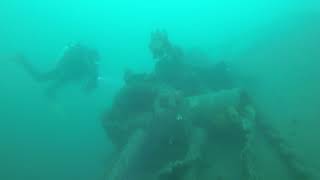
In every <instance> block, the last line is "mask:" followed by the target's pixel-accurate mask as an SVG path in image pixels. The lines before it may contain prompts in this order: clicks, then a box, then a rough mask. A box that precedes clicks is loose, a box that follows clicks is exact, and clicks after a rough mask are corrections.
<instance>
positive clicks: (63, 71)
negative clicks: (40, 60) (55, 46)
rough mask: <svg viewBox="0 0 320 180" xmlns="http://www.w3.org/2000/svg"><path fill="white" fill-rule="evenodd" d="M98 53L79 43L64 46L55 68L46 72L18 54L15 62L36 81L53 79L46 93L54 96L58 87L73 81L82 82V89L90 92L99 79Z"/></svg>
mask: <svg viewBox="0 0 320 180" xmlns="http://www.w3.org/2000/svg"><path fill="white" fill-rule="evenodd" d="M99 60H100V57H99V53H98V52H97V51H96V50H94V49H91V48H88V47H86V46H84V45H82V44H80V43H74V44H71V45H69V46H67V47H66V49H65V50H64V52H63V54H62V56H61V57H60V58H59V60H58V63H57V65H56V66H55V68H53V69H52V70H50V71H48V72H40V71H38V70H37V69H36V68H35V67H34V66H33V65H32V64H31V63H30V62H28V61H27V59H26V58H25V56H23V55H18V57H16V58H15V62H16V63H18V65H21V66H22V68H23V69H24V70H25V71H26V72H27V73H28V74H29V75H30V76H31V77H32V79H34V80H35V81H37V82H48V81H53V82H52V85H51V86H49V88H48V89H47V95H48V96H50V97H52V96H55V94H56V93H57V91H58V89H60V88H62V87H64V86H66V85H68V84H70V83H74V82H79V81H81V82H83V83H84V87H83V89H84V91H85V92H91V91H93V90H94V89H95V88H96V87H97V85H98V80H99V78H100V77H99V73H98V62H99Z"/></svg>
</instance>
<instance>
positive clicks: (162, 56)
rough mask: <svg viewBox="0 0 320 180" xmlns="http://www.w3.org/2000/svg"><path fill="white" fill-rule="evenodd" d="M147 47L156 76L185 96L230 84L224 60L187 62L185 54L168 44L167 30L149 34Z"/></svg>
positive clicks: (227, 87) (178, 48)
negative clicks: (152, 60)
mask: <svg viewBox="0 0 320 180" xmlns="http://www.w3.org/2000/svg"><path fill="white" fill-rule="evenodd" d="M149 50H150V51H151V54H152V57H153V58H154V59H155V60H156V63H155V70H154V75H155V77H156V79H157V80H159V81H161V82H164V83H166V84H169V85H170V86H172V87H174V88H176V89H178V90H181V91H182V92H184V94H185V95H187V96H191V95H195V94H199V93H201V92H202V91H211V90H215V91H217V90H222V89H229V88H231V87H233V81H232V78H231V76H230V73H229V66H228V64H227V63H226V62H225V61H219V62H217V63H210V64H203V65H202V64H201V62H202V61H201V59H193V60H192V61H191V62H188V61H189V59H188V58H189V57H188V54H186V53H185V52H183V50H182V49H181V48H180V47H178V46H176V45H175V44H173V43H171V41H170V40H169V38H168V35H167V33H166V31H160V30H157V31H155V32H153V33H152V34H151V38H150V42H149ZM193 62H195V63H193ZM199 62H200V64H199ZM197 63H198V64H197Z"/></svg>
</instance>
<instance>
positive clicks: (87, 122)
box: [0, 0, 320, 180]
mask: <svg viewBox="0 0 320 180" xmlns="http://www.w3.org/2000/svg"><path fill="white" fill-rule="evenodd" d="M319 20H320V3H319V2H316V1H290V0H278V1H276V0H271V1H270V0H269V1H267V0H262V1H249V0H243V1H240V0H227V1H213V0H198V1H191V0H184V1H182V0H176V1H174V0H171V1H170V0H162V1H159V0H158V1H147V0H137V1H129V0H119V1H115V0H113V1H103V0H90V1H89V0H68V1H65V0H55V1H53V0H49V1H40V0H28V1H21V0H2V1H0V99H1V104H0V179H3V180H38V179H39V180H58V179H59V180H71V179H77V180H102V179H104V178H105V173H106V167H107V164H108V154H109V152H111V151H112V149H113V147H112V145H111V142H110V140H109V138H108V136H107V135H106V134H105V129H104V128H103V125H102V124H103V123H102V120H101V119H102V117H103V114H104V112H105V111H106V109H107V108H109V107H110V105H111V103H112V100H113V97H114V95H115V93H116V92H117V91H118V90H119V88H120V87H121V86H122V84H123V72H124V71H125V70H126V69H127V68H130V69H132V70H133V71H134V72H150V71H152V69H153V67H154V65H155V61H154V60H153V59H152V55H151V53H150V52H149V48H148V44H149V39H150V34H151V32H153V31H154V30H156V29H165V30H166V31H167V32H168V34H169V36H170V39H171V40H172V41H173V42H175V43H176V44H178V45H179V46H181V47H182V48H183V49H188V50H194V51H199V52H200V54H202V53H203V54H206V55H207V56H208V57H210V59H212V61H214V62H216V61H219V60H225V61H227V62H228V63H229V64H230V69H231V71H232V72H233V73H234V75H235V76H236V77H237V82H238V83H239V85H240V86H242V87H245V88H246V89H247V90H248V91H249V92H250V93H251V95H252V96H253V98H254V100H255V103H256V105H257V107H258V108H259V109H260V110H262V111H263V112H264V114H265V116H266V117H267V121H268V122H269V123H271V124H272V125H273V127H275V128H276V129H277V130H279V131H280V132H281V133H280V134H281V135H282V136H283V137H285V139H286V140H287V141H288V142H290V144H292V145H293V146H294V147H295V149H297V151H298V153H299V155H300V156H301V157H302V159H303V160H304V161H305V162H306V163H307V164H308V165H309V166H312V167H313V168H314V169H317V170H320V155H319V152H320V142H319V140H318V139H319V137H320V132H319V127H320V121H319V120H320V110H319V107H320V76H319V72H320V49H319V48H320V43H319V42H320V24H319ZM74 41H79V42H81V43H84V44H86V45H88V46H91V47H93V48H96V49H97V50H98V51H99V52H100V54H101V62H100V69H101V78H102V80H101V83H100V85H99V87H98V88H97V89H96V90H95V91H94V92H93V93H92V94H84V93H82V90H81V89H79V87H78V86H70V87H67V88H65V89H63V90H62V91H61V92H60V93H59V95H58V96H57V98H55V99H54V100H48V98H47V97H46V96H45V94H44V93H43V90H44V88H45V85H43V84H39V83H37V82H35V81H34V80H33V79H32V78H31V77H30V76H28V74H27V73H25V72H24V71H23V70H22V69H21V68H19V67H17V65H16V64H15V63H13V62H12V61H11V60H10V59H11V57H12V56H13V55H15V54H17V53H23V54H25V55H26V56H27V57H28V59H30V61H31V62H32V64H34V65H35V66H36V67H37V68H39V69H41V70H44V71H46V70H49V69H51V68H52V67H53V66H54V65H55V63H56V62H57V58H58V57H59V55H60V54H61V53H62V51H63V49H64V47H65V46H66V45H67V44H69V43H70V42H74ZM177 71H179V69H177ZM271 166H272V164H270V167H271Z"/></svg>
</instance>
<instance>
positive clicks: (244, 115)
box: [103, 31, 318, 180]
mask: <svg viewBox="0 0 320 180" xmlns="http://www.w3.org/2000/svg"><path fill="white" fill-rule="evenodd" d="M149 50H150V51H151V53H152V55H153V58H154V59H155V61H156V64H155V67H154V71H153V72H151V73H134V72H131V71H130V70H128V71H126V72H125V76H124V81H125V84H124V86H123V87H122V88H121V89H120V90H119V92H118V93H117V95H116V96H115V98H114V100H113V104H112V107H111V108H110V109H108V110H107V112H106V113H105V116H104V119H103V123H104V127H105V130H106V133H107V135H108V137H109V138H110V139H111V141H112V143H113V145H114V147H115V148H114V149H115V150H114V152H113V154H112V156H111V158H110V163H109V165H108V167H106V171H107V173H106V177H105V179H106V180H231V179H238V180H258V179H265V174H266V173H267V172H266V171H265V169H264V167H263V164H264V163H266V162H264V158H261V155H260V154H259V153H261V151H260V150H259V148H261V147H262V146H267V147H269V148H270V149H272V151H274V154H275V159H276V161H277V162H278V161H279V162H280V164H281V166H282V168H284V169H286V172H287V174H286V175H287V176H288V177H289V178H290V179H297V180H302V179H316V178H317V177H318V176H317V174H316V173H315V172H314V171H313V170H312V169H310V168H308V167H307V165H305V164H304V162H302V161H301V160H299V158H298V155H297V154H296V153H295V150H294V149H293V148H291V147H290V145H288V143H286V142H285V140H283V138H281V136H280V134H279V133H278V132H276V130H274V129H273V128H272V127H271V126H270V125H269V124H267V123H265V122H264V121H263V115H262V114H261V113H260V112H259V111H258V110H257V109H256V108H255V105H254V104H255V103H254V100H252V98H251V97H250V94H248V92H246V89H243V88H242V87H237V86H236V84H235V83H234V78H235V77H232V75H231V74H230V72H229V70H228V65H227V63H226V62H223V61H221V62H217V63H216V64H211V65H208V66H195V65H192V64H189V63H187V62H186V61H184V59H185V58H186V57H185V56H186V55H185V54H184V52H183V50H182V49H181V48H180V47H178V46H177V45H175V44H173V43H172V42H171V41H170V39H169V37H168V35H167V33H166V32H165V31H156V32H153V33H152V34H151V38H150V44H149Z"/></svg>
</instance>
